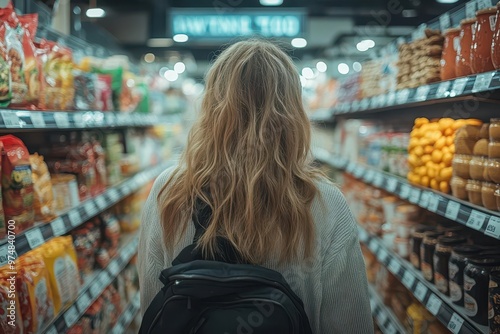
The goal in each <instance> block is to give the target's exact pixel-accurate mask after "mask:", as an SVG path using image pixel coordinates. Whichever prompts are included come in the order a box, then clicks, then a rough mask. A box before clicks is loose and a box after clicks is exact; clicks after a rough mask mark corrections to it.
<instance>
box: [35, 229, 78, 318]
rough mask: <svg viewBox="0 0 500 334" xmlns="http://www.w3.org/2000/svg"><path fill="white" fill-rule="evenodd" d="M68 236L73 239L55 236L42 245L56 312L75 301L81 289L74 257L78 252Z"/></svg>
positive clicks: (41, 250) (41, 249) (41, 251)
mask: <svg viewBox="0 0 500 334" xmlns="http://www.w3.org/2000/svg"><path fill="white" fill-rule="evenodd" d="M67 238H69V239H71V237H59V238H55V239H52V240H51V241H49V242H47V243H46V244H44V245H43V246H42V247H40V253H41V254H42V255H43V259H44V262H45V266H46V268H47V272H48V277H49V281H50V287H51V289H52V292H53V300H54V309H55V313H56V314H57V313H59V311H60V310H61V309H62V308H65V307H66V306H69V305H71V304H72V303H73V302H74V301H75V299H76V297H77V295H78V289H79V278H78V268H77V267H76V261H75V258H74V256H76V253H75V252H74V248H73V243H71V244H68V242H67ZM71 251H72V253H73V254H71Z"/></svg>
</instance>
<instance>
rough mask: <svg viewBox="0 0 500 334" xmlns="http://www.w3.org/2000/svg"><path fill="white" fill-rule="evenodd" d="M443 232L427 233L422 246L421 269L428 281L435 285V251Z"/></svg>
mask: <svg viewBox="0 0 500 334" xmlns="http://www.w3.org/2000/svg"><path fill="white" fill-rule="evenodd" d="M442 235H443V232H426V233H425V237H424V240H423V241H422V245H421V246H420V267H421V269H422V275H423V276H424V278H425V279H426V280H428V281H429V282H431V283H434V251H435V250H436V245H437V242H438V238H439V237H440V236H442Z"/></svg>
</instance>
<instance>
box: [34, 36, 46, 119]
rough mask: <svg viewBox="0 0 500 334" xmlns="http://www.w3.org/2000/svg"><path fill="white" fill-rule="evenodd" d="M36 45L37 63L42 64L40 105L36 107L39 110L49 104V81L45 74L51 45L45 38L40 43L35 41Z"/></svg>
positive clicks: (39, 82)
mask: <svg viewBox="0 0 500 334" xmlns="http://www.w3.org/2000/svg"><path fill="white" fill-rule="evenodd" d="M33 45H34V46H35V54H34V56H35V59H36V62H37V64H39V66H40V73H39V81H38V84H39V88H38V89H39V96H38V105H37V106H36V108H37V109H38V110H46V105H47V86H48V85H47V81H46V75H45V65H46V63H47V59H48V57H49V52H50V47H49V45H48V44H47V42H46V41H45V40H41V41H40V43H36V42H35V43H34V44H33Z"/></svg>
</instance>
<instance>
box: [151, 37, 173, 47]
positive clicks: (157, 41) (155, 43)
mask: <svg viewBox="0 0 500 334" xmlns="http://www.w3.org/2000/svg"><path fill="white" fill-rule="evenodd" d="M172 44H174V41H172V39H171V38H150V39H148V43H147V45H148V46H149V47H150V48H168V47H169V46H171V45H172Z"/></svg>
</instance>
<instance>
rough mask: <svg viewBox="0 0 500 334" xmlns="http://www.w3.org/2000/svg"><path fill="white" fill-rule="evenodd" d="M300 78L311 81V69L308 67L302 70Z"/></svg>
mask: <svg viewBox="0 0 500 334" xmlns="http://www.w3.org/2000/svg"><path fill="white" fill-rule="evenodd" d="M302 76H303V77H304V78H306V79H312V78H314V72H313V70H312V68H310V67H304V68H303V69H302Z"/></svg>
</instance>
